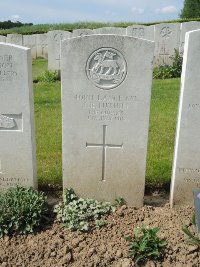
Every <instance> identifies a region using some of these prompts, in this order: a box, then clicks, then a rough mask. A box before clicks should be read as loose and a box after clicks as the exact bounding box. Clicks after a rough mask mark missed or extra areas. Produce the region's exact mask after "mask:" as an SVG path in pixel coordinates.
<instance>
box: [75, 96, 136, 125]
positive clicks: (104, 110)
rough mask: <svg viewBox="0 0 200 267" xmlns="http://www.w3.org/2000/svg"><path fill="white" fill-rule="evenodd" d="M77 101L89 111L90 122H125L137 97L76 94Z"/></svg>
mask: <svg viewBox="0 0 200 267" xmlns="http://www.w3.org/2000/svg"><path fill="white" fill-rule="evenodd" d="M75 99H76V101H77V102H79V103H80V104H81V107H82V108H83V109H86V110H88V113H87V119H88V120H96V121H125V120H127V110H128V109H129V107H130V105H132V103H134V102H135V101H136V96H131V95H128V96H122V95H113V94H112V95H110V94H109V95H108V94H104V95H85V94H76V95H75Z"/></svg>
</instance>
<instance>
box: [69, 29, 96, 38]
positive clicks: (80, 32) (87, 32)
mask: <svg viewBox="0 0 200 267" xmlns="http://www.w3.org/2000/svg"><path fill="white" fill-rule="evenodd" d="M91 34H93V30H91V29H77V30H73V32H72V35H71V37H78V36H83V35H91Z"/></svg>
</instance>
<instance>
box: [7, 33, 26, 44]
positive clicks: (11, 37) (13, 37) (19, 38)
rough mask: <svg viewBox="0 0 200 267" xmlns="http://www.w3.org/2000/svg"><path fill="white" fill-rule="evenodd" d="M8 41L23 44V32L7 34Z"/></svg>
mask: <svg viewBox="0 0 200 267" xmlns="http://www.w3.org/2000/svg"><path fill="white" fill-rule="evenodd" d="M6 43H10V44H16V45H23V35H21V34H7V37H6Z"/></svg>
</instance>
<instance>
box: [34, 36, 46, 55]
mask: <svg viewBox="0 0 200 267" xmlns="http://www.w3.org/2000/svg"><path fill="white" fill-rule="evenodd" d="M36 52H37V57H44V58H48V42H47V34H46V33H43V34H36Z"/></svg>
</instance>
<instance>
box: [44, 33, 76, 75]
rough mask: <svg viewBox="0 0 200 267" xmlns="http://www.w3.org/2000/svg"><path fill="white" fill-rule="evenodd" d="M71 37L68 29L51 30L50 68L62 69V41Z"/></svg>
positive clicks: (49, 44)
mask: <svg viewBox="0 0 200 267" xmlns="http://www.w3.org/2000/svg"><path fill="white" fill-rule="evenodd" d="M70 37H71V32H68V31H60V30H56V31H49V32H48V33H47V40H48V69H49V70H60V42H61V41H62V40H64V39H68V38H70Z"/></svg>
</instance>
